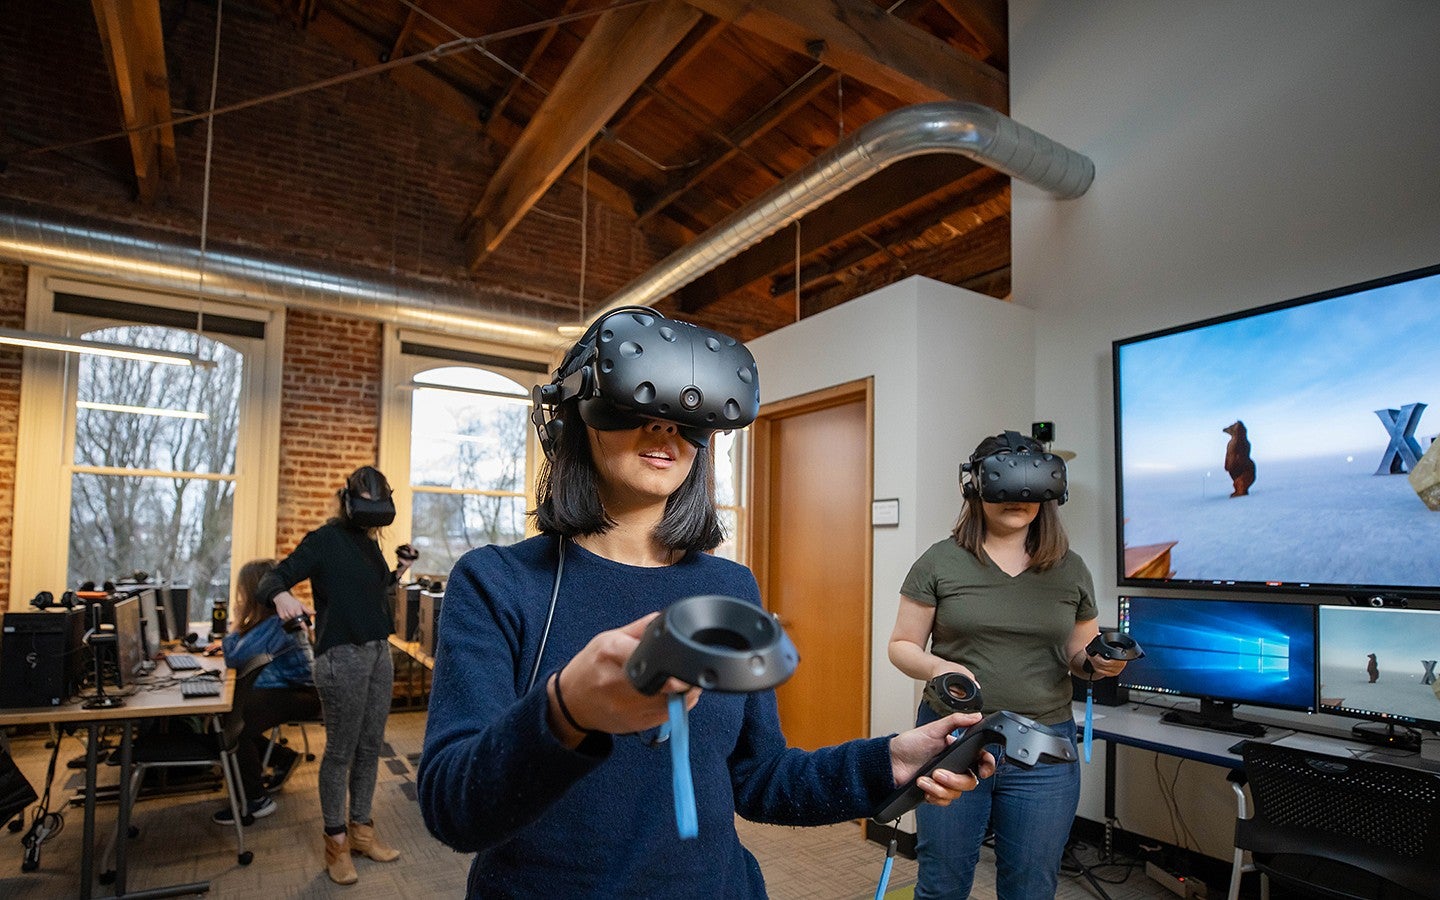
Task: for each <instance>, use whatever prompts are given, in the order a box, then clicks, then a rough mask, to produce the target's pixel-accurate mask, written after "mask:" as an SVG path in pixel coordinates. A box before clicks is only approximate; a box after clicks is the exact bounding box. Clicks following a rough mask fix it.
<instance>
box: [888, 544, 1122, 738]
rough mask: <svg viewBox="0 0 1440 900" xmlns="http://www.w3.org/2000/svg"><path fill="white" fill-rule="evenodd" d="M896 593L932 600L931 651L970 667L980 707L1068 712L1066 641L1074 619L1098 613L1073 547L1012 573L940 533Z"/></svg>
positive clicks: (1039, 714) (1060, 715)
mask: <svg viewBox="0 0 1440 900" xmlns="http://www.w3.org/2000/svg"><path fill="white" fill-rule="evenodd" d="M900 593H901V594H904V595H905V596H906V597H909V598H910V599H911V600H914V601H915V602H916V603H923V604H925V605H926V606H933V607H935V624H934V626H933V628H932V630H931V635H930V652H932V653H934V654H935V655H936V656H939V657H941V658H942V659H948V660H950V661H952V662H958V663H960V664H961V665H963V666H965V667H966V668H968V669H969V670H970V671H971V672H974V673H975V678H976V679H977V680H978V681H979V682H980V695H981V697H982V699H983V700H984V702H985V712H987V713H989V712H994V711H995V710H998V709H1008V710H1010V711H1011V712H1017V713H1020V714H1021V715H1022V716H1029V717H1030V718H1032V719H1035V720H1036V721H1037V722H1041V723H1043V724H1045V725H1055V724H1058V723H1060V722H1066V721H1069V720H1070V719H1071V713H1070V700H1071V687H1070V666H1069V663H1068V661H1067V660H1066V657H1065V644H1066V642H1067V641H1069V639H1070V635H1071V633H1072V632H1073V631H1074V629H1075V623H1076V622H1085V621H1089V620H1091V619H1094V618H1096V617H1097V616H1098V615H1099V611H1098V609H1097V607H1096V606H1095V583H1094V579H1092V578H1091V577H1090V570H1089V569H1087V568H1086V567H1085V562H1084V560H1082V559H1080V557H1079V556H1078V555H1077V554H1075V553H1073V552H1067V553H1066V554H1065V558H1064V559H1062V560H1060V562H1059V563H1057V564H1056V565H1055V566H1052V567H1051V568H1050V569H1047V570H1046V571H1044V572H1036V571H1034V570H1033V569H1026V570H1025V571H1023V572H1021V573H1020V574H1019V575H1015V576H1013V577H1012V576H1010V575H1007V574H1005V572H1004V571H1003V570H1001V568H1000V567H999V566H997V565H995V564H994V563H993V562H990V561H988V560H981V559H979V558H977V557H976V556H975V554H973V553H971V552H970V551H968V550H964V549H962V548H961V547H960V545H958V544H956V543H955V541H954V540H953V539H951V538H946V539H945V540H943V541H940V542H938V543H936V544H934V545H933V546H931V547H930V549H928V550H926V551H925V553H924V554H922V555H921V557H920V558H919V559H918V560H916V561H915V564H914V565H913V566H911V567H910V574H909V575H906V576H905V583H904V584H903V585H902V586H901V588H900Z"/></svg>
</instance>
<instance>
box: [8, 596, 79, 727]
mask: <svg viewBox="0 0 1440 900" xmlns="http://www.w3.org/2000/svg"><path fill="white" fill-rule="evenodd" d="M84 636H85V609H84V607H76V608H72V609H50V610H40V611H36V612H18V611H15V612H7V613H5V617H4V620H3V624H0V707H3V708H6V709H17V708H25V707H31V706H59V705H60V704H61V703H64V702H65V701H66V700H69V699H70V698H71V697H72V696H74V695H75V693H76V692H78V691H79V690H80V685H81V684H82V683H83V682H84V680H85V669H86V666H85V661H86V654H84V653H82V652H81V651H82V650H83V648H84V640H85V637H84Z"/></svg>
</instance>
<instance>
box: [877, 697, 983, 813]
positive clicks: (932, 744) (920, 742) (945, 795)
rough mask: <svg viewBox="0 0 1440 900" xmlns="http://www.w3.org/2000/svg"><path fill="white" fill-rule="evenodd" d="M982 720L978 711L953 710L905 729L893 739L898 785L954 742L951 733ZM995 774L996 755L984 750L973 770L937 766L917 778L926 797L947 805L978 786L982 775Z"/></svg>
mask: <svg viewBox="0 0 1440 900" xmlns="http://www.w3.org/2000/svg"><path fill="white" fill-rule="evenodd" d="M978 721H980V714H979V713H952V714H950V715H948V716H946V717H945V718H943V719H937V720H936V721H934V722H931V723H929V724H927V725H921V726H920V727H919V728H912V729H910V730H909V731H902V732H900V733H899V734H897V735H895V736H894V737H893V738H891V739H890V767H891V770H892V772H893V774H894V776H895V785H896V786H897V787H898V786H900V785H902V784H906V783H908V782H909V781H910V779H911V778H913V777H915V773H916V772H917V771H919V769H920V767H921V766H923V765H924V764H925V763H927V762H929V761H930V758H931V757H932V756H934V755H935V754H936V753H939V752H940V751H941V749H943V748H944V747H947V746H949V745H950V743H951V738H950V733H951V732H953V731H955V730H956V729H965V728H969V727H970V726H971V725H974V724H975V723H976V722H978ZM993 774H995V757H993V756H991V755H990V753H989V751H982V752H981V754H980V756H979V758H978V759H977V760H976V761H975V766H974V768H973V769H972V770H971V771H970V772H951V771H949V770H948V769H936V770H935V771H933V772H931V773H930V774H929V775H926V776H924V777H922V778H921V779H920V780H919V781H917V782H915V785H916V787H918V788H920V790H922V791H924V792H925V801H926V802H927V803H933V804H935V805H936V806H946V805H948V804H949V803H950V801H952V800H955V799H958V798H959V796H960V795H961V794H963V793H965V792H966V791H973V790H975V788H976V786H977V785H979V783H980V779H981V778H989V777H990V776H991V775H993Z"/></svg>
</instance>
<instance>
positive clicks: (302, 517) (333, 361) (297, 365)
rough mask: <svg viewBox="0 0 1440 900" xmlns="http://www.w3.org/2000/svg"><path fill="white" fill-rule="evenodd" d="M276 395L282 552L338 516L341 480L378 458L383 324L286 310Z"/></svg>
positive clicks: (278, 520)
mask: <svg viewBox="0 0 1440 900" xmlns="http://www.w3.org/2000/svg"><path fill="white" fill-rule="evenodd" d="M280 393H281V396H280V448H279V452H278V454H277V458H276V464H277V465H278V466H279V468H280V497H279V503H278V508H277V509H276V511H275V518H276V531H275V545H276V547H275V552H276V554H277V556H281V557H283V556H284V555H286V554H288V553H289V552H290V551H291V550H294V549H295V545H296V544H298V543H300V539H301V538H303V537H304V536H305V533H306V532H308V531H310V530H312V529H314V528H315V527H316V526H318V525H320V524H322V523H323V522H325V520H326V519H329V518H330V517H331V516H333V515H335V512H336V499H335V491H336V490H338V489H339V488H340V486H341V485H343V484H344V483H345V477H346V476H347V475H349V474H350V473H351V472H352V471H354V470H355V469H356V468H357V467H359V466H363V465H367V464H368V465H374V463H375V459H376V455H377V452H378V449H379V447H378V430H379V422H380V326H378V325H376V324H375V323H373V322H361V321H358V320H355V319H345V318H340V317H336V316H328V315H318V314H315V313H306V312H292V313H290V314H289V315H288V316H287V317H286V323H285V368H284V374H283V376H282V378H281V389H280ZM307 587H308V586H307Z"/></svg>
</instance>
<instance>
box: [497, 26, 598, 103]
mask: <svg viewBox="0 0 1440 900" xmlns="http://www.w3.org/2000/svg"><path fill="white" fill-rule="evenodd" d="M579 4H580V0H565V4H564V5H563V6H561V7H560V10H559V11H558V12H557V13H556V16H557V17H559V16H567V15H569V14H570V13H572V12H574V11H575V7H576V6H578V5H579ZM562 27H564V26H561V25H551V26H550V27H549V28H546V29H545V30H544V31H542V32H540V36H539V37H537V38H536V39H535V45H534V46H533V47H531V48H530V52H529V54H527V55H526V57H525V63H524V64H523V65H521V66H520V76H523V77H520V76H517V77H515V78H513V79H511V80H510V84H509V86H507V87H506V88H505V93H504V94H502V95H501V96H500V99H499V100H496V101H495V105H494V106H493V107H491V121H501V120H502V117H503V116H504V115H505V113H506V112H507V111H508V110H509V108H510V104H511V102H513V101H514V99H515V95H516V94H517V93H518V92H519V91H520V90H521V89H522V88H524V87H525V86H526V82H525V79H526V78H529V77H530V73H531V72H532V71H533V70H534V69H535V64H536V63H537V62H538V61H539V60H540V59H541V57H543V56H544V55H545V51H546V50H548V49H550V44H551V42H552V41H554V40H555V37H556V35H558V34H560V29H561V28H562Z"/></svg>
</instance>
